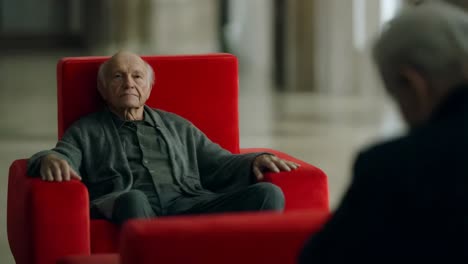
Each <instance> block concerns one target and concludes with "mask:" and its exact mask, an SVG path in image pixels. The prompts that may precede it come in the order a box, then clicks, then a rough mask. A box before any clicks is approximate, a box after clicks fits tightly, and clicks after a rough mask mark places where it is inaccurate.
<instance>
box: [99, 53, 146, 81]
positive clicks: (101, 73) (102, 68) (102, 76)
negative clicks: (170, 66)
mask: <svg viewBox="0 0 468 264" xmlns="http://www.w3.org/2000/svg"><path fill="white" fill-rule="evenodd" d="M109 61H110V59H109V60H106V61H105V62H103V63H102V64H101V65H100V66H99V70H98V78H97V81H98V87H99V86H100V85H102V86H103V87H105V86H106V85H107V83H106V81H107V80H106V73H107V66H108V64H109ZM143 62H144V63H145V66H146V71H147V74H148V85H150V86H151V85H153V82H154V71H153V68H152V67H151V65H149V64H148V63H147V62H146V61H143Z"/></svg>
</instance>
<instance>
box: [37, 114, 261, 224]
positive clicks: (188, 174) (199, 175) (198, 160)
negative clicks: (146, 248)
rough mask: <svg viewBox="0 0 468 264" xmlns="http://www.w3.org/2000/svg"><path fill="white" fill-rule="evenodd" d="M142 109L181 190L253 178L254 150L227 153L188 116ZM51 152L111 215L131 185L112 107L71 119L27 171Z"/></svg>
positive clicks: (217, 188)
mask: <svg viewBox="0 0 468 264" xmlns="http://www.w3.org/2000/svg"><path fill="white" fill-rule="evenodd" d="M145 108H146V112H147V113H150V115H151V118H152V119H153V120H154V121H155V123H156V124H157V129H158V130H159V131H160V133H161V135H162V136H163V138H164V140H165V141H166V142H167V145H168V151H169V159H170V164H171V167H172V172H173V174H174V177H175V179H176V181H177V182H178V183H179V185H180V186H181V188H182V189H183V190H184V191H185V192H186V193H188V194H202V193H207V192H209V191H213V192H225V191H230V190H235V189H238V188H242V187H245V186H247V185H249V184H251V183H253V182H254V177H253V175H252V168H251V167H252V162H253V160H254V159H255V157H256V156H258V155H259V153H252V154H243V155H239V154H238V155H234V154H231V153H230V152H229V151H227V150H225V149H223V148H221V147H220V146H219V145H218V144H215V143H213V142H212V141H211V140H210V139H208V137H206V135H205V134H203V132H201V131H200V130H199V129H197V128H196V127H195V126H194V125H193V124H192V123H190V122H189V121H188V120H186V119H184V118H182V117H180V116H178V115H175V114H173V113H169V112H165V111H162V110H157V109H151V108H149V107H146V106H145ZM52 153H53V154H56V155H58V156H60V157H61V158H63V159H65V160H67V161H68V163H69V164H70V166H71V167H72V168H73V169H74V170H75V171H77V172H78V173H79V174H80V176H81V177H82V178H83V183H84V184H85V185H86V186H87V187H88V191H89V196H90V201H91V206H97V208H98V209H99V210H100V211H101V212H102V213H103V214H104V215H105V216H107V217H109V218H110V216H111V214H112V208H113V204H114V199H115V197H116V196H117V195H118V194H120V193H121V192H125V191H128V190H129V189H130V188H131V187H132V184H133V177H132V175H131V171H130V167H129V164H128V161H127V158H126V156H125V153H124V150H123V148H122V144H121V141H120V138H119V133H118V131H117V128H116V127H115V124H114V122H113V120H112V117H111V112H109V110H104V111H101V112H96V113H93V114H91V115H88V116H86V117H83V118H81V119H80V120H78V121H77V122H75V123H74V124H73V125H72V126H71V127H70V128H69V129H68V130H67V131H66V133H65V134H64V136H63V138H62V140H60V141H59V142H58V143H57V145H56V147H55V148H54V149H52V150H45V151H41V152H39V153H36V154H35V155H33V156H32V157H31V158H30V159H29V163H28V174H29V175H31V176H37V175H39V169H40V160H41V158H42V157H43V156H45V155H47V154H52ZM155 182H157V180H156V179H155Z"/></svg>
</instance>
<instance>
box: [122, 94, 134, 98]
mask: <svg viewBox="0 0 468 264" xmlns="http://www.w3.org/2000/svg"><path fill="white" fill-rule="evenodd" d="M124 96H135V97H137V98H138V95H136V94H122V95H121V96H120V97H124Z"/></svg>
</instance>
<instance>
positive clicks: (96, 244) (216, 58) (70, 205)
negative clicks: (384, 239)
mask: <svg viewBox="0 0 468 264" xmlns="http://www.w3.org/2000/svg"><path fill="white" fill-rule="evenodd" d="M143 58H144V59H145V60H146V61H147V62H148V63H149V64H150V65H151V66H152V67H153V69H154V71H155V77H156V81H155V85H154V87H153V91H152V94H151V97H150V98H149V100H148V101H147V104H148V105H149V106H152V107H157V108H161V109H164V110H166V111H171V112H174V113H177V114H179V115H181V116H183V117H185V118H187V119H189V120H190V121H192V122H193V123H194V124H195V125H196V126H197V127H198V128H200V129H201V130H202V131H204V132H205V134H206V135H207V136H208V137H209V138H210V139H211V140H213V141H214V142H217V143H218V144H220V145H221V146H223V147H224V148H226V149H227V150H229V151H231V152H232V153H245V152H251V151H268V152H272V153H275V154H276V155H278V156H280V157H283V158H288V159H291V160H294V161H296V162H298V163H300V164H301V165H302V166H301V168H300V169H298V170H297V171H294V172H290V173H285V172H282V173H278V174H267V176H266V180H267V181H270V182H272V183H275V184H277V185H278V186H280V187H281V188H282V190H283V192H284V194H285V197H286V209H285V211H286V212H289V211H293V210H297V209H315V210H320V211H325V212H328V210H329V207H328V186H327V178H326V175H325V174H324V173H323V172H322V171H321V170H320V169H318V168H316V167H314V166H312V165H310V164H307V163H305V162H303V161H300V160H297V159H295V158H293V157H291V156H288V155H286V154H284V153H281V152H278V151H274V150H270V149H240V148H239V127H238V75H237V74H238V73H237V59H236V58H235V57H234V56H232V55H230V54H209V55H184V56H149V57H143ZM106 59H107V57H77V58H64V59H62V60H61V61H60V62H59V63H58V66H57V80H58V90H57V92H58V138H61V137H62V135H63V133H64V131H65V130H66V129H67V128H68V127H69V126H70V125H71V124H72V123H73V122H74V121H75V120H77V119H78V118H79V117H81V116H83V115H86V114H88V113H91V112H94V111H97V110H98V109H99V108H100V107H102V105H103V103H102V101H101V99H100V96H99V94H98V92H97V89H96V76H97V70H98V67H99V65H100V64H101V63H102V62H103V61H104V60H106ZM26 162H27V160H25V159H22V160H16V161H14V162H13V164H12V165H11V167H10V171H9V182H8V201H7V231H8V240H9V243H10V248H11V251H12V253H13V256H14V257H15V260H16V262H17V263H54V262H55V261H56V260H57V258H58V257H61V256H65V255H89V254H93V253H111V252H117V249H118V243H119V242H118V237H119V230H118V228H117V226H115V225H113V224H111V223H110V222H107V221H105V220H90V217H89V206H88V193H87V189H86V187H85V186H84V185H83V184H82V183H81V182H79V181H70V182H66V183H53V182H52V183H51V182H43V181H41V180H39V179H38V178H30V177H28V176H26Z"/></svg>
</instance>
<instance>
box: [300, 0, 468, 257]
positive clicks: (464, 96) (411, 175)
mask: <svg viewBox="0 0 468 264" xmlns="http://www.w3.org/2000/svg"><path fill="white" fill-rule="evenodd" d="M373 54H374V60H375V62H376V65H377V67H378V69H379V72H380V75H381V77H382V79H383V83H384V85H385V88H386V91H387V92H388V94H389V95H390V96H391V97H392V98H393V99H394V100H395V102H396V104H397V106H398V107H399V109H400V111H401V113H402V116H403V118H404V120H405V121H406V123H407V124H408V125H409V128H410V130H409V132H408V133H407V134H406V135H404V136H402V137H399V138H396V139H393V140H390V141H389V142H385V143H382V144H379V145H377V146H373V147H371V148H369V149H367V150H365V151H363V152H361V153H360V154H359V155H358V157H357V159H356V162H355V165H354V171H353V179H352V182H351V185H350V187H349V189H348V191H347V193H346V194H345V196H344V198H343V200H342V202H341V204H340V205H339V206H338V208H337V210H336V211H335V213H334V214H333V216H332V217H331V219H330V220H329V221H328V222H327V223H326V224H325V226H324V227H323V229H322V230H321V231H319V232H318V233H316V234H315V235H313V236H312V238H311V239H310V240H309V241H308V242H307V244H306V246H305V248H304V249H303V251H302V253H301V255H300V257H299V259H300V261H299V262H300V263H363V262H364V263H402V262H403V263H407V262H408V263H434V262H435V261H438V263H455V262H456V263H466V262H467V261H468V14H467V13H465V12H463V11H462V10H461V9H458V8H456V7H455V6H452V5H448V4H445V3H441V2H435V1H433V2H427V3H424V4H422V5H419V6H415V7H408V8H406V9H404V10H402V12H401V13H400V14H398V15H397V16H396V17H395V18H394V19H393V20H391V21H390V22H389V23H388V24H387V25H386V27H384V29H383V32H382V33H381V35H380V37H379V38H378V39H377V41H376V42H375V44H374V50H373Z"/></svg>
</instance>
